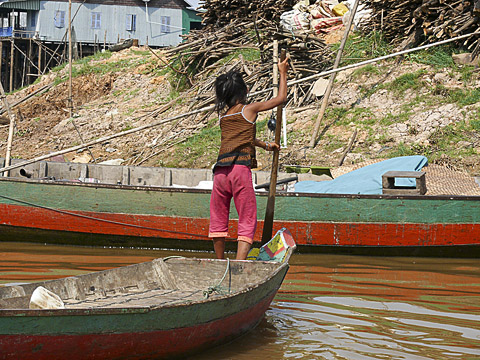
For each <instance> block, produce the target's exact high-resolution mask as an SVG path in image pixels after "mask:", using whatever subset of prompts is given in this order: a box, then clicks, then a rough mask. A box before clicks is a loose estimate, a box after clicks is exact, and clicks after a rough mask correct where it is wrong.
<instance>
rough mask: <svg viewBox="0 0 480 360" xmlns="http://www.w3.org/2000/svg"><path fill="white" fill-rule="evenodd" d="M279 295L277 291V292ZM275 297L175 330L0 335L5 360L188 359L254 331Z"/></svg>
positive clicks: (2, 355) (0, 348)
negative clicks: (224, 315)
mask: <svg viewBox="0 0 480 360" xmlns="http://www.w3.org/2000/svg"><path fill="white" fill-rule="evenodd" d="M275 292H276V291H275ZM274 296H275V294H273V295H272V294H270V295H269V297H267V298H265V299H263V300H261V301H260V302H258V303H257V304H255V306H253V307H250V308H248V309H246V310H244V311H242V312H239V313H236V314H234V315H232V316H228V317H225V318H223V319H220V320H216V321H212V322H209V323H206V324H199V325H196V326H191V327H184V328H177V329H172V330H162V331H151V332H140V333H121V334H84V335H65V334H62V335H57V336H56V335H0V359H4V360H10V359H11V360H24V359H35V360H55V359H58V360H64V359H68V360H86V359H88V360H114V359H132V360H133V359H135V360H140V359H145V360H147V359H163V358H170V357H178V356H185V355H186V354H191V353H194V352H198V351H200V350H202V349H205V348H208V347H212V346H214V345H217V344H220V343H223V342H226V341H228V340H230V339H232V338H235V337H238V336H240V335H241V334H243V333H245V332H247V331H249V330H252V329H253V328H254V327H255V326H256V325H257V324H258V323H259V322H260V320H261V319H262V318H263V315H264V313H265V311H266V310H267V309H268V307H269V306H270V303H271V302H272V300H273V298H274Z"/></svg>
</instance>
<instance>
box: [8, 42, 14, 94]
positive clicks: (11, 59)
mask: <svg viewBox="0 0 480 360" xmlns="http://www.w3.org/2000/svg"><path fill="white" fill-rule="evenodd" d="M14 55H15V41H14V40H13V38H12V39H11V40H10V83H9V85H10V86H9V88H8V90H9V91H13V63H14Z"/></svg>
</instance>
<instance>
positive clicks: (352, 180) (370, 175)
mask: <svg viewBox="0 0 480 360" xmlns="http://www.w3.org/2000/svg"><path fill="white" fill-rule="evenodd" d="M427 164H428V160H427V158H426V157H425V156H420V155H414V156H401V157H396V158H392V159H388V160H384V161H381V162H379V163H376V164H372V165H368V166H365V167H363V168H360V169H357V170H354V171H351V172H349V173H346V174H344V175H341V176H339V177H338V178H336V179H333V180H330V181H300V182H298V183H296V184H295V192H303V193H321V194H373V195H375V194H382V175H383V174H385V173H386V172H387V171H420V170H421V169H422V168H423V167H424V166H426V165H427ZM395 186H404V187H415V180H414V179H409V178H406V179H403V178H398V179H395Z"/></svg>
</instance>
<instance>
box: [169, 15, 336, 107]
mask: <svg viewBox="0 0 480 360" xmlns="http://www.w3.org/2000/svg"><path fill="white" fill-rule="evenodd" d="M274 39H276V40H278V42H279V46H280V48H284V49H286V50H287V51H288V53H289V54H290V59H291V60H290V64H291V71H290V72H289V76H290V79H300V78H304V77H307V76H309V75H312V74H316V73H319V72H321V71H323V70H325V69H327V68H329V67H330V66H331V63H332V56H331V52H330V50H329V49H328V47H327V46H326V45H325V43H324V42H323V41H322V40H320V39H319V38H318V37H315V36H314V35H301V34H295V35H294V34H292V33H290V32H285V31H282V30H281V29H279V28H277V26H276V25H274V23H272V22H267V21H266V20H259V21H249V22H246V21H244V20H243V19H241V20H236V21H234V22H232V23H230V24H228V25H226V26H224V27H223V28H219V29H213V28H212V29H208V28H206V29H203V30H201V31H193V32H190V34H188V35H187V36H186V37H185V40H186V41H185V42H184V43H183V44H181V45H178V46H176V47H173V48H171V49H169V50H167V51H166V55H167V56H168V58H169V61H170V64H171V67H174V66H175V64H177V68H178V69H181V70H180V71H181V72H182V73H183V76H184V77H186V78H187V79H188V83H189V86H190V90H189V93H190V94H195V97H194V100H193V101H192V102H191V106H192V108H199V107H204V106H208V105H211V104H213V103H214V101H215V96H214V89H213V85H214V81H215V78H216V77H217V76H218V75H220V74H221V73H224V72H227V71H230V70H238V71H241V72H242V73H243V74H244V79H245V82H246V83H247V86H248V88H249V90H250V94H253V93H256V92H257V93H258V92H259V93H258V94H257V95H253V96H252V97H251V99H250V101H263V100H265V99H267V98H269V97H271V96H272V56H273V47H272V43H273V40H274ZM251 52H253V53H254V54H257V56H253V59H252V56H250V59H248V58H247V56H248V54H249V53H251ZM178 64H180V66H178ZM314 83H315V80H312V81H311V82H305V83H302V84H296V85H294V86H292V87H290V88H289V102H290V104H291V105H295V106H297V107H299V106H302V105H306V104H309V103H311V102H313V101H314V100H315V96H314V95H313V94H312V91H311V90H312V89H313V86H314Z"/></svg>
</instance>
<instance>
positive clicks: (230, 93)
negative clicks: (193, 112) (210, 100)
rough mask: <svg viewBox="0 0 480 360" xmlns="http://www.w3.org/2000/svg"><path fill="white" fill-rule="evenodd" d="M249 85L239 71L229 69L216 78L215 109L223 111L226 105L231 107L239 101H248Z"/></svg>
mask: <svg viewBox="0 0 480 360" xmlns="http://www.w3.org/2000/svg"><path fill="white" fill-rule="evenodd" d="M247 92H248V89H247V85H246V84H245V81H243V77H242V74H241V73H240V72H238V71H229V72H228V73H226V74H222V75H220V76H219V77H217V79H216V80H215V95H216V99H215V110H217V111H218V112H220V111H222V110H223V109H224V108H225V107H226V106H228V107H229V108H231V107H232V106H234V105H236V104H237V103H245V102H246V101H247Z"/></svg>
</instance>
